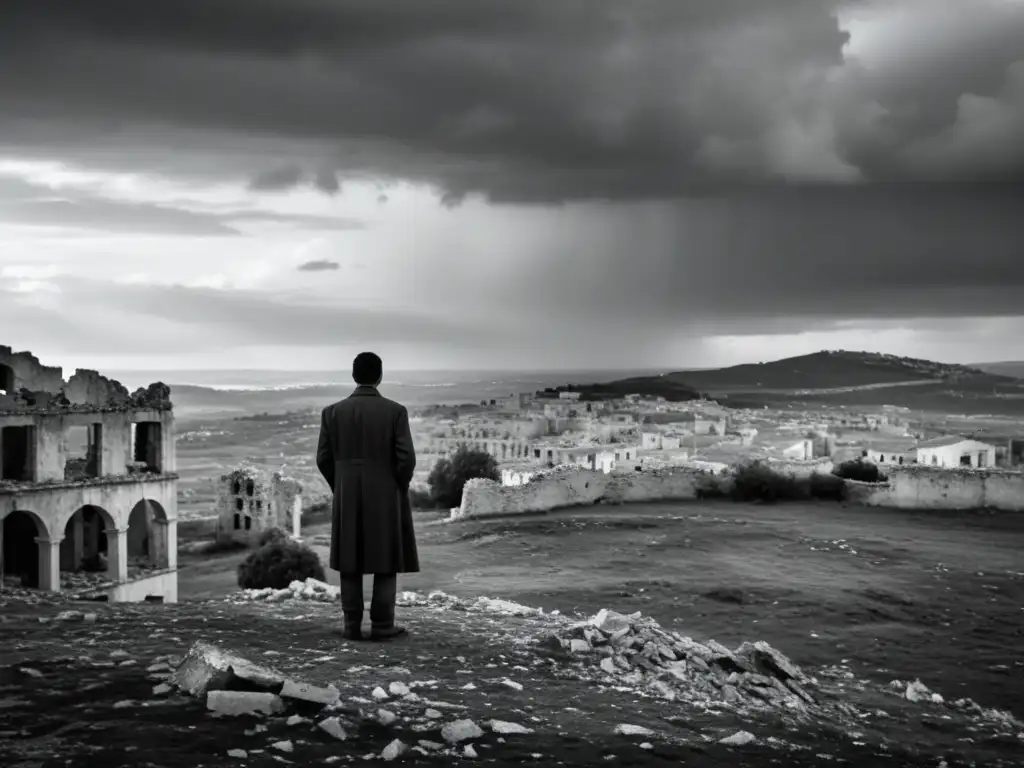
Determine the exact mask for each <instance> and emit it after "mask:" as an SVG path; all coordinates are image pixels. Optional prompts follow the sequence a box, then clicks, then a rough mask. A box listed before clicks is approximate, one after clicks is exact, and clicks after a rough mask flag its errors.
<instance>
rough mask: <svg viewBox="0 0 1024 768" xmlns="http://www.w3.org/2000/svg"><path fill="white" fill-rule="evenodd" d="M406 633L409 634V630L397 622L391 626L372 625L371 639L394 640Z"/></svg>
mask: <svg viewBox="0 0 1024 768" xmlns="http://www.w3.org/2000/svg"><path fill="white" fill-rule="evenodd" d="M405 634H408V630H407V629H406V628H405V627H400V626H398V625H397V624H392V625H391V626H390V627H372V628H371V629H370V639H371V640H393V639H394V638H396V637H401V636H402V635H405Z"/></svg>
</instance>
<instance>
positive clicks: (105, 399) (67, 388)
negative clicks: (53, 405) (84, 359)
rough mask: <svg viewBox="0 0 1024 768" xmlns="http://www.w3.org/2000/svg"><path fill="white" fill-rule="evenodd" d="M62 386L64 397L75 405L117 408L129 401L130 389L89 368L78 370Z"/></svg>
mask: <svg viewBox="0 0 1024 768" xmlns="http://www.w3.org/2000/svg"><path fill="white" fill-rule="evenodd" d="M62 386H63V389H64V396H65V397H66V398H67V399H68V401H69V402H71V403H73V404H75V405H91V406H95V407H98V408H103V407H108V406H115V407H116V406H119V405H124V404H126V403H127V402H128V399H129V395H128V389H127V388H126V387H125V386H124V385H123V384H121V383H120V382H118V381H114V380H113V379H108V378H107V377H106V376H102V375H100V374H99V373H98V372H97V371H91V370H89V369H87V368H78V369H77V370H76V371H75V374H74V376H72V377H71V378H70V379H68V381H67V384H63V385H62Z"/></svg>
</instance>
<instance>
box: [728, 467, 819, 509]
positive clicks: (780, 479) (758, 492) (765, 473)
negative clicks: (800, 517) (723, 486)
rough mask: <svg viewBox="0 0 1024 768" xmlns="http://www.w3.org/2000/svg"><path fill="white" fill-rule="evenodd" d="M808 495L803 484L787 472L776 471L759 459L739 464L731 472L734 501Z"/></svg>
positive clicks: (771, 500) (776, 499)
mask: <svg viewBox="0 0 1024 768" xmlns="http://www.w3.org/2000/svg"><path fill="white" fill-rule="evenodd" d="M809 495H810V493H809V490H808V489H807V487H806V486H805V485H801V483H800V481H798V480H797V479H796V478H795V477H793V476H792V475H790V474H788V473H783V472H777V471H775V470H774V469H772V468H771V467H769V466H767V465H766V464H763V463H762V462H760V461H751V462H746V463H744V464H740V465H739V466H738V467H737V468H736V470H735V472H734V473H733V483H732V497H733V499H735V500H736V501H764V502H768V503H772V502H776V501H795V500H797V499H806V498H807V497H808V496H809Z"/></svg>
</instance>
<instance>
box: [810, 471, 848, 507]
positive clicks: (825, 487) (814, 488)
mask: <svg viewBox="0 0 1024 768" xmlns="http://www.w3.org/2000/svg"><path fill="white" fill-rule="evenodd" d="M808 492H809V495H810V497H811V498H812V499H822V500H823V501H845V500H846V481H845V480H844V479H843V478H841V477H839V476H837V475H834V474H827V475H826V474H823V473H821V472H813V473H812V474H811V477H810V480H809V481H808Z"/></svg>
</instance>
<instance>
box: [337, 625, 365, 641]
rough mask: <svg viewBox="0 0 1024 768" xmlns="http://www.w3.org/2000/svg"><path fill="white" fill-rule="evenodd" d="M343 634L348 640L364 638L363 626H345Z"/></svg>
mask: <svg viewBox="0 0 1024 768" xmlns="http://www.w3.org/2000/svg"><path fill="white" fill-rule="evenodd" d="M341 636H342V637H343V638H345V639H346V640H362V639H363V630H362V627H345V628H344V629H343V630H341Z"/></svg>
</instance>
